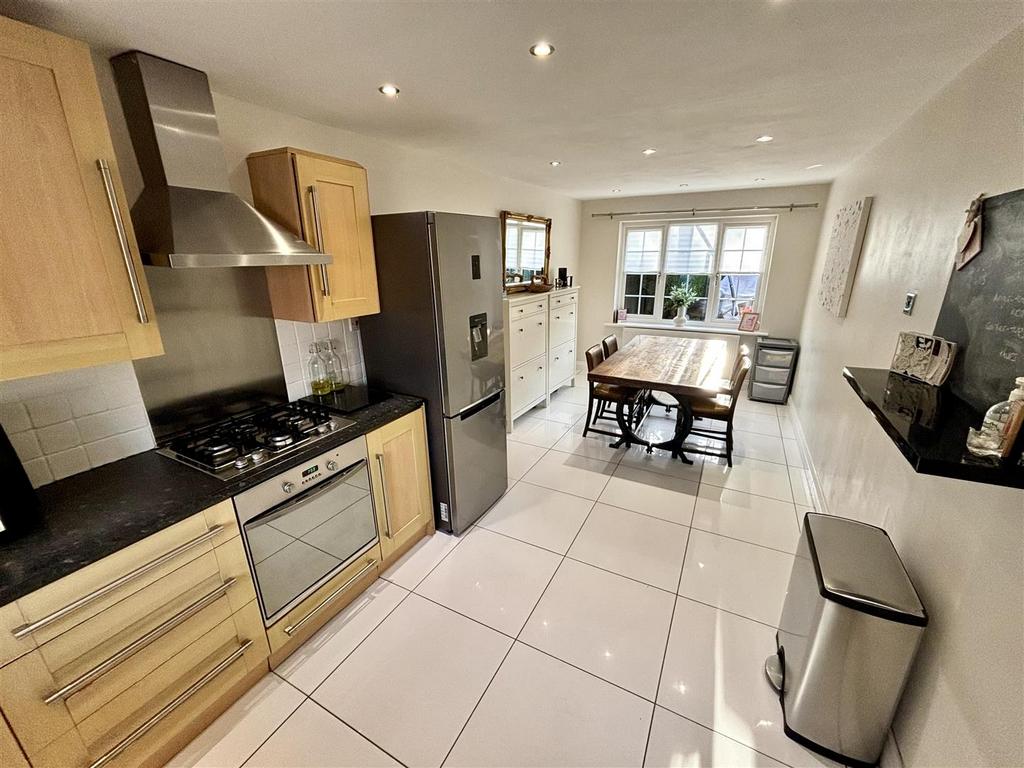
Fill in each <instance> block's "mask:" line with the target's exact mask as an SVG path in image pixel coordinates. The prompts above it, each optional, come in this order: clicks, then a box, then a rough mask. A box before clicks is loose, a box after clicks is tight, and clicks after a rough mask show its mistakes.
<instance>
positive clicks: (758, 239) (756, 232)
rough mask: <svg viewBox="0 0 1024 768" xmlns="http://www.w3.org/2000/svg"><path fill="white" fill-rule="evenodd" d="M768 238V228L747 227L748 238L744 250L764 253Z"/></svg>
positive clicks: (744, 243)
mask: <svg viewBox="0 0 1024 768" xmlns="http://www.w3.org/2000/svg"><path fill="white" fill-rule="evenodd" d="M767 238H768V227H747V237H746V240H744V242H743V250H745V251H750V250H756V251H763V250H764V244H765V241H766V240H767Z"/></svg>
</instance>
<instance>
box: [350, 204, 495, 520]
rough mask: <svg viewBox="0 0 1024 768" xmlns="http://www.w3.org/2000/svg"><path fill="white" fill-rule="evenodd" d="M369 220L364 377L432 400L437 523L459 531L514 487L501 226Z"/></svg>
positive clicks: (437, 217) (428, 217)
mask: <svg viewBox="0 0 1024 768" xmlns="http://www.w3.org/2000/svg"><path fill="white" fill-rule="evenodd" d="M372 221H373V247H374V252H375V254H376V259H377V282H378V287H379V291H380V313H379V314H376V315H370V316H367V317H364V318H360V333H361V336H362V344H363V358H364V360H365V363H366V377H367V381H368V383H369V384H370V385H371V386H374V387H380V388H382V389H387V390H390V391H392V392H400V393H403V394H408V395H416V396H418V397H422V398H423V399H424V400H425V401H426V403H427V437H428V441H429V444H430V475H431V481H432V484H433V493H434V510H435V518H436V522H437V527H438V528H439V529H441V530H445V531H449V532H451V533H455V534H459V533H462V532H463V531H464V530H466V529H467V528H468V527H469V526H470V525H472V523H473V522H474V521H475V520H476V519H477V518H479V517H480V516H481V515H482V514H483V513H484V512H486V511H487V509H488V508H489V507H490V506H491V505H492V504H493V503H494V502H495V501H497V499H498V498H500V497H501V495H502V494H503V493H504V492H505V489H506V488H507V486H508V476H507V471H508V465H507V460H506V454H505V407H504V398H505V352H504V349H505V345H504V339H503V337H502V334H503V333H504V328H503V327H502V306H501V301H502V272H503V270H502V264H501V230H500V226H499V222H498V219H497V218H496V217H491V216H470V215H466V214H455V213H437V212H433V211H422V212H417V213H394V214H384V215H380V216H374V217H373V219H372Z"/></svg>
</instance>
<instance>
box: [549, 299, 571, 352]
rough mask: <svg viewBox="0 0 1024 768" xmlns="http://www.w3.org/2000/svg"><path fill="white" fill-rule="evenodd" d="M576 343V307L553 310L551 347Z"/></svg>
mask: <svg viewBox="0 0 1024 768" xmlns="http://www.w3.org/2000/svg"><path fill="white" fill-rule="evenodd" d="M570 341H576V305H575V304H572V305H569V306H565V307H559V308H558V309H554V308H552V310H551V347H552V348H554V347H557V346H559V345H561V344H565V343H566V342H570Z"/></svg>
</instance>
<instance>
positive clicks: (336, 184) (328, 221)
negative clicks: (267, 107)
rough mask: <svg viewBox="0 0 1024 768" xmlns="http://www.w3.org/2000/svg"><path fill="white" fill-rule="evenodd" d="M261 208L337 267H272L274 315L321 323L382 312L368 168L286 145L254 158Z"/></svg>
mask: <svg viewBox="0 0 1024 768" xmlns="http://www.w3.org/2000/svg"><path fill="white" fill-rule="evenodd" d="M248 163H249V180H250V182H251V183H252V196H253V202H254V203H255V205H256V208H257V209H258V210H259V211H260V212H261V213H263V214H266V215H267V216H269V217H270V218H272V219H274V221H276V222H277V223H279V224H281V225H282V226H284V227H287V228H288V229H289V230H291V231H292V232H294V233H295V234H296V235H299V236H300V237H302V238H303V239H305V241H306V242H307V243H309V244H310V245H313V246H314V247H316V248H318V249H320V250H321V251H323V252H325V253H329V254H331V255H332V256H333V257H334V262H333V263H331V264H325V265H315V266H308V267H305V266H301V267H268V268H267V284H268V285H269V287H270V301H271V304H272V305H273V308H274V316H275V317H277V318H280V319H282V320H301V321H304V322H307V323H322V322H327V321H329V320H340V319H342V318H345V317H357V316H359V315H372V314H376V313H377V312H380V300H379V298H378V296H377V266H376V264H375V263H374V258H373V232H372V231H371V229H370V198H369V194H368V193H367V187H366V169H365V168H363V167H362V166H361V165H359V164H357V163H353V162H352V161H350V160H341V159H338V158H335V157H328V156H326V155H318V154H314V153H312V152H305V151H303V150H301V149H292V148H291V147H283V148H281V149H272V150H268V151H266V152H256V153H255V154H252V155H249V157H248Z"/></svg>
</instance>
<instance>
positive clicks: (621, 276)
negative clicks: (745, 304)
mask: <svg viewBox="0 0 1024 768" xmlns="http://www.w3.org/2000/svg"><path fill="white" fill-rule="evenodd" d="M778 220H779V217H778V216H705V217H700V218H697V217H684V218H671V219H636V220H631V221H623V222H621V223H620V224H619V247H618V248H619V250H618V259H617V262H616V278H615V300H616V302H617V304H616V308H619V307H624V306H626V301H625V294H626V269H625V268H626V236H627V234H628V233H629V231H630V230H634V229H661V230H662V234H661V253H660V255H659V257H658V272H657V274H658V281H657V287H656V288H655V295H654V313H653V314H650V315H641V314H629V315H627V320H628V321H633V322H643V323H652V324H659V325H665V326H667V327H674V325H673V323H672V320H671V319H664V318H663V317H662V314H663V313H664V309H665V251H666V249H667V248H668V230H669V227H671V226H673V225H676V224H717V225H718V233H717V237H716V241H715V253H714V260H713V263H712V269H711V273H710V274H711V280H710V281H709V284H708V307H707V312H706V313H705V316H704V320H703V321H697V320H688V321H687V323H686V325H687V327H694V326H696V327H708V328H722V329H735V328H737V327H739V321H738V320H718V319H716V316H717V315H718V298H719V297H718V279H719V278H718V276H719V274H721V271H720V267H721V261H722V244H723V241H724V239H725V228H726V227H727V226H729V225H733V226H749V225H752V224H767V225H768V233H767V236H766V238H765V253H764V261H763V262H762V265H761V273H760V274H761V279H760V280H759V281H758V285H757V296H756V297H755V299H754V301H755V307H756V311H757V312H759V313H760V314H761V323H762V325H763V324H764V317H765V309H766V307H765V301H764V299H765V295H766V293H767V288H768V276H769V274H770V272H771V262H772V255H773V252H774V250H775V230H776V228H777V226H778ZM644 274H653V273H649V272H645V273H644ZM673 274H675V273H673ZM726 274H737V273H728V272H727V273H726ZM638 308H639V307H638Z"/></svg>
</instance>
